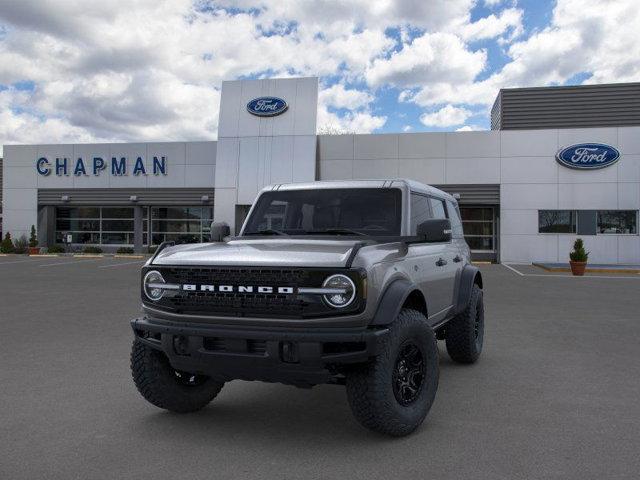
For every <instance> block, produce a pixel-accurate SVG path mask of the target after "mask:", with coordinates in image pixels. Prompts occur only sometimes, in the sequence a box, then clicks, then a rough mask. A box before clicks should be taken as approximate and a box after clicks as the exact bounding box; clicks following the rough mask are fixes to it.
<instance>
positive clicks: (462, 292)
mask: <svg viewBox="0 0 640 480" xmlns="http://www.w3.org/2000/svg"><path fill="white" fill-rule="evenodd" d="M474 284H477V285H478V286H479V287H480V288H482V274H481V273H480V270H478V267H475V266H473V265H465V267H464V268H463V269H462V274H461V275H460V283H459V284H458V300H457V302H456V313H460V312H462V311H463V310H464V309H465V308H467V305H468V304H469V299H470V298H471V290H472V289H473V285H474Z"/></svg>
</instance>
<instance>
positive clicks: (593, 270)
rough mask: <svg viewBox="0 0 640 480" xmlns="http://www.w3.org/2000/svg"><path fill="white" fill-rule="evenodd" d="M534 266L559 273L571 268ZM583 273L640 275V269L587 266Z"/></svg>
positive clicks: (569, 271)
mask: <svg viewBox="0 0 640 480" xmlns="http://www.w3.org/2000/svg"><path fill="white" fill-rule="evenodd" d="M533 265H534V266H535V267H538V268H541V269H542V270H546V271H547V272H560V273H571V268H569V267H546V266H544V265H540V264H537V263H534V264H533ZM585 273H635V274H638V275H640V269H637V268H589V266H587V268H586V269H585Z"/></svg>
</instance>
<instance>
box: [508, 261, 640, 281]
mask: <svg viewBox="0 0 640 480" xmlns="http://www.w3.org/2000/svg"><path fill="white" fill-rule="evenodd" d="M501 265H502V266H504V267H506V268H508V269H509V270H511V271H512V272H514V273H516V274H518V275H520V276H521V277H555V278H614V279H629V278H630V279H632V280H640V277H631V276H624V275H616V276H614V275H584V276H577V275H559V274H554V273H522V272H521V271H519V270H516V269H515V268H514V267H512V266H511V265H508V264H506V263H502V264H501Z"/></svg>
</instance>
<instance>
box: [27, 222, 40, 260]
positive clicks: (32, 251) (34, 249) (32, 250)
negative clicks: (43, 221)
mask: <svg viewBox="0 0 640 480" xmlns="http://www.w3.org/2000/svg"><path fill="white" fill-rule="evenodd" d="M39 253H40V247H38V237H37V236H36V227H35V225H31V235H29V255H38V254H39Z"/></svg>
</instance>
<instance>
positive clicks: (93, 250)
mask: <svg viewBox="0 0 640 480" xmlns="http://www.w3.org/2000/svg"><path fill="white" fill-rule="evenodd" d="M82 253H102V249H101V248H100V247H91V246H89V247H84V250H82Z"/></svg>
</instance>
